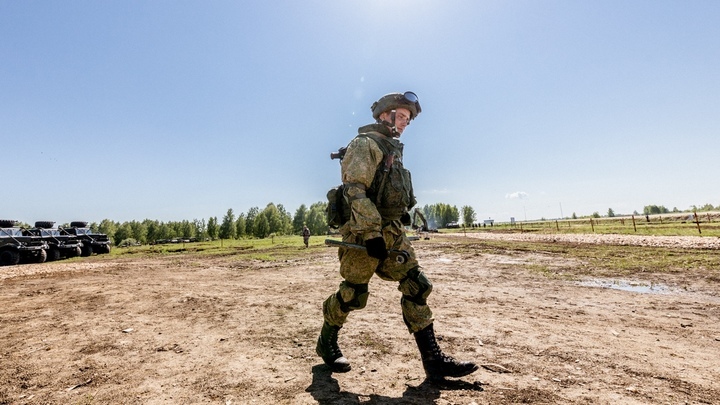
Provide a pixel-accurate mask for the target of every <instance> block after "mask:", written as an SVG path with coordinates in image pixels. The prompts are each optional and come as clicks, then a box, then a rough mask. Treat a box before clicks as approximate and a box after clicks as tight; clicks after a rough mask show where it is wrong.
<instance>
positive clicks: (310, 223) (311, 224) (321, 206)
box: [305, 202, 328, 235]
mask: <svg viewBox="0 0 720 405" xmlns="http://www.w3.org/2000/svg"><path fill="white" fill-rule="evenodd" d="M326 209H327V203H326V202H316V203H314V204H312V205H311V206H310V210H309V211H308V214H307V217H306V218H305V224H306V225H307V227H308V229H310V233H312V234H313V235H326V234H327V231H328V224H327V216H326V215H325V211H326Z"/></svg>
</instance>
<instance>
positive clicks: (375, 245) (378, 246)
mask: <svg viewBox="0 0 720 405" xmlns="http://www.w3.org/2000/svg"><path fill="white" fill-rule="evenodd" d="M365 247H366V248H367V253H368V256H370V257H374V258H376V259H379V260H385V259H387V257H388V251H387V248H386V247H385V239H383V238H382V237H379V238H372V239H368V240H367V241H365Z"/></svg>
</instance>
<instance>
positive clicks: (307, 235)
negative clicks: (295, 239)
mask: <svg viewBox="0 0 720 405" xmlns="http://www.w3.org/2000/svg"><path fill="white" fill-rule="evenodd" d="M302 237H303V242H305V247H308V246H309V242H310V229H308V227H307V226H305V225H303V229H302Z"/></svg>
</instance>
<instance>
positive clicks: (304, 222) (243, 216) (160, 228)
mask: <svg viewBox="0 0 720 405" xmlns="http://www.w3.org/2000/svg"><path fill="white" fill-rule="evenodd" d="M417 209H419V210H420V211H421V212H422V214H423V215H424V216H425V218H426V220H427V222H428V226H429V227H430V228H444V227H446V226H447V225H448V224H450V223H459V222H460V219H461V218H462V224H464V225H465V226H468V227H470V226H475V225H477V223H476V221H477V214H476V212H475V210H474V209H473V207H471V206H469V205H466V206H463V207H461V208H460V209H458V208H457V206H454V205H449V204H444V203H437V204H431V205H425V206H423V207H418V208H417ZM326 210H327V203H326V202H316V203H314V204H312V205H310V206H309V207H308V206H307V205H305V204H302V205H300V207H299V208H298V209H297V210H296V211H295V213H294V214H291V213H290V212H289V211H287V210H286V209H285V207H284V206H283V205H282V204H277V205H276V204H274V203H269V204H268V205H267V206H265V208H263V209H262V210H260V208H258V207H253V208H250V209H249V210H248V211H247V213H243V212H241V213H240V214H235V211H234V210H233V209H232V208H230V209H228V210H227V212H226V213H225V215H224V216H223V217H222V219H221V220H218V217H210V218H208V219H207V221H206V220H205V219H193V220H192V221H189V220H183V221H169V222H161V221H158V220H150V219H146V220H144V221H129V222H123V223H120V222H115V221H112V220H110V219H104V220H102V221H101V222H100V223H99V224H98V223H92V224H90V228H91V229H92V230H93V231H95V232H100V233H104V234H107V235H108V236H109V237H110V238H111V240H112V241H113V243H114V244H115V245H116V246H123V245H127V244H135V243H139V244H148V243H155V242H157V241H160V240H172V239H180V238H182V239H189V240H215V239H243V238H260V239H262V238H267V237H269V236H273V235H277V236H281V235H299V234H300V232H301V231H302V227H303V226H307V227H308V228H309V229H310V232H311V234H313V235H325V234H327V233H328V230H329V229H328V225H327V217H326ZM690 210H691V211H713V210H720V205H719V206H717V207H714V206H713V205H712V204H705V205H703V206H701V207H697V206H692V207H691V209H690ZM670 212H680V211H679V210H678V209H677V208H673V209H672V210H668V209H667V208H665V207H664V206H657V205H648V206H645V207H644V209H643V213H644V214H663V213H670ZM411 214H413V213H412V212H411ZM635 215H638V213H637V212H635ZM411 216H412V215H411ZM593 216H597V217H599V214H598V213H594V214H593ZM608 216H609V217H613V216H615V212H614V211H613V210H612V209H608ZM573 218H577V217H576V215H575V213H573ZM417 225H420V224H417ZM65 226H67V225H65Z"/></svg>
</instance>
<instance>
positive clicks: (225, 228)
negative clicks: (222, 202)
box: [219, 208, 236, 239]
mask: <svg viewBox="0 0 720 405" xmlns="http://www.w3.org/2000/svg"><path fill="white" fill-rule="evenodd" d="M235 234H236V232H235V214H234V213H233V209H232V208H230V209H228V210H227V213H226V214H225V216H224V217H223V221H222V224H220V232H219V236H220V239H235Z"/></svg>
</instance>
